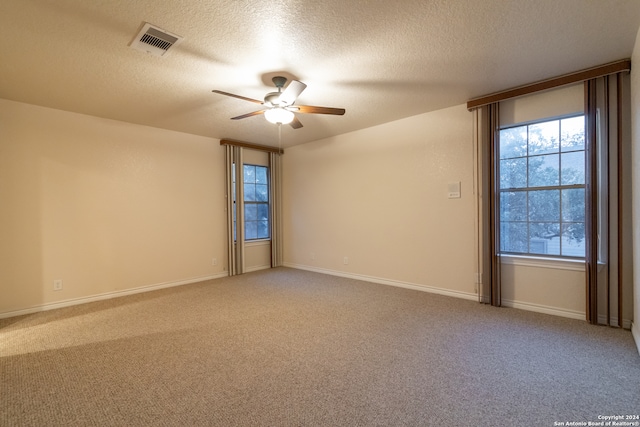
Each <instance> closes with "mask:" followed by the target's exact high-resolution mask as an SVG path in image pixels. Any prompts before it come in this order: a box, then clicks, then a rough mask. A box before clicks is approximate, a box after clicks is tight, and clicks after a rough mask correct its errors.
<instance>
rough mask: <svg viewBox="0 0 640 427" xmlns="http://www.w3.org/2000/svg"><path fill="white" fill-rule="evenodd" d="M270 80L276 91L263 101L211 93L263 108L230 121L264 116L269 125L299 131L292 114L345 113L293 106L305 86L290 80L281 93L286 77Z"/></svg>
mask: <svg viewBox="0 0 640 427" xmlns="http://www.w3.org/2000/svg"><path fill="white" fill-rule="evenodd" d="M271 80H272V81H273V84H274V85H275V86H276V88H278V91H277V92H269V93H268V94H266V95H265V97H264V101H259V100H257V99H252V98H247V97H244V96H240V95H236V94H233V93H229V92H223V91H221V90H213V91H212V92H215V93H219V94H221V95H226V96H231V97H234V98H238V99H243V100H245V101H249V102H253V103H254V104H260V105H263V106H264V107H265V108H263V109H261V110H257V111H254V112H252V113H247V114H243V115H241V116H236V117H231V120H240V119H246V118H247V117H251V116H257V115H260V114H264V116H265V118H266V119H267V120H268V121H269V122H271V123H278V124H290V125H291V127H292V128H294V129H299V128H301V127H302V123H300V120H298V118H297V117H296V116H295V114H294V113H305V114H333V115H338V116H341V115H343V114H344V113H345V109H344V108H331V107H314V106H311V105H294V104H295V102H296V99H298V96H300V94H301V93H302V91H303V90H305V88H306V87H307V85H306V84H304V83H302V82H300V81H298V80H291V82H290V83H289V85H288V86H287V87H286V88H285V89H284V91H283V90H282V89H283V88H284V85H285V83H287V78H286V77H282V76H276V77H274V78H273V79H271Z"/></svg>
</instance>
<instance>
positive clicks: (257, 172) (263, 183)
mask: <svg viewBox="0 0 640 427" xmlns="http://www.w3.org/2000/svg"><path fill="white" fill-rule="evenodd" d="M233 170H234V172H233V173H232V176H233V183H234V186H233V189H234V191H233V239H234V240H236V204H235V202H236V193H235V164H234V165H233ZM242 172H243V174H242V175H243V177H242V185H243V192H244V240H245V241H246V240H258V239H268V238H269V237H270V234H269V230H270V227H269V168H268V167H266V166H257V165H243V169H242Z"/></svg>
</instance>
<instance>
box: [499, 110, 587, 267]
mask: <svg viewBox="0 0 640 427" xmlns="http://www.w3.org/2000/svg"><path fill="white" fill-rule="evenodd" d="M499 173H500V251H501V252H506V253H517V254H536V255H555V256H570V257H584V254H585V247H584V236H585V234H584V233H585V228H584V221H585V151H584V116H576V117H569V118H564V119H557V120H550V121H545V122H540V123H533V124H528V125H522V126H515V127H511V128H505V129H502V130H501V131H500V165H499Z"/></svg>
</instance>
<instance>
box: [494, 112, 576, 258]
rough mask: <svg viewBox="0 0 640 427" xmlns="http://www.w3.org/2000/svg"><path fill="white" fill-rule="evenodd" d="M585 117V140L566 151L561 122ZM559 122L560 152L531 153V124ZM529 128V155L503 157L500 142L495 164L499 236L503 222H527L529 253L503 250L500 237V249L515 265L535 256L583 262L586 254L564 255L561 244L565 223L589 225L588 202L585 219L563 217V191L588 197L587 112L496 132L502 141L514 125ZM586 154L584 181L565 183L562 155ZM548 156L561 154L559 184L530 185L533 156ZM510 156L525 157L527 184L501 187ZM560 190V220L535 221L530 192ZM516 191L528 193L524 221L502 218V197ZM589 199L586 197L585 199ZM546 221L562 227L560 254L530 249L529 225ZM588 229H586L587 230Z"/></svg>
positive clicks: (553, 117) (532, 124)
mask: <svg viewBox="0 0 640 427" xmlns="http://www.w3.org/2000/svg"><path fill="white" fill-rule="evenodd" d="M579 117H581V118H583V120H584V121H585V122H584V123H585V126H584V128H583V129H584V131H583V132H584V135H585V140H584V143H583V146H582V149H579V150H576V149H570V150H566V151H563V149H562V127H561V122H562V120H566V119H572V118H579ZM555 121H557V122H559V123H558V126H559V129H558V132H559V134H558V136H559V139H558V149H557V151H554V152H550V153H549V152H546V153H545V152H543V153H533V154H530V153H529V149H530V133H529V132H530V131H529V127H530V126H534V125H538V124H543V123H550V122H555ZM525 126H526V127H527V137H526V138H527V149H526V154H525V155H524V156H510V157H504V158H503V157H502V156H501V153H500V148H501V143H500V142H499V144H498V150H496V153H495V156H496V159H495V162H496V166H497V174H496V175H497V176H496V178H497V179H496V187H497V188H496V192H497V197H498V212H497V214H498V216H497V219H498V223H499V229H500V230H501V232H500V235H502V229H503V222H510V223H514V222H521V223H526V224H527V250H529V252H517V251H506V250H503V249H502V247H503V238H502V237H500V241H499V242H498V246H499V247H498V252H499V254H500V255H501V256H504V257H507V258H513V261H512V263H514V264H521V262H522V260H524V259H525V258H530V259H531V258H532V259H540V260H541V261H542V262H543V263H545V264H547V263H553V261H560V262H562V261H567V262H570V263H574V262H579V263H580V262H583V261H584V260H585V256H586V253H585V255H582V256H578V255H563V254H562V245H563V242H562V241H563V233H562V230H563V225H564V224H580V223H581V224H583V227H584V226H585V224H586V214H587V212H586V203H585V213H584V219H583V221H570V220H567V221H565V220H563V218H564V216H563V191H564V190H573V189H581V190H583V191H584V192H585V197H586V188H587V186H586V175H587V164H586V148H587V147H586V115H585V114H584V113H583V112H579V113H572V114H563V115H558V116H551V117H545V118H541V119H536V120H531V121H525V122H519V123H512V124H509V125H505V126H500V127H499V128H498V129H497V132H498V134H499V138H498V140H500V137H501V136H502V131H504V130H508V129H513V128H520V127H525ZM580 152H581V153H583V158H584V159H585V160H584V161H585V168H584V175H585V176H584V177H583V183H581V184H562V154H568V153H580ZM545 155H557V156H558V183H557V184H554V185H536V186H529V180H530V170H529V165H530V162H529V159H531V158H536V157H537V158H541V157H542V156H545ZM509 159H512V160H513V159H524V160H525V161H526V171H525V181H526V182H525V185H524V186H519V187H505V188H502V179H503V175H502V161H503V160H509ZM547 190H548V191H558V193H559V194H558V221H557V222H556V221H543V220H532V219H531V218H530V210H529V206H530V205H529V198H530V194H531V193H532V192H534V191H547ZM509 193H511V194H513V193H516V194H517V193H524V194H525V205H526V212H525V214H524V216H525V220H523V221H503V219H502V215H503V212H502V196H503V194H509ZM585 200H586V199H585ZM545 222H553V223H557V224H558V226H559V231H560V235H559V236H558V237H559V248H558V252H559V253H558V254H548V253H536V252H530V250H531V237H530V226H531V223H545ZM585 231H586V230H585Z"/></svg>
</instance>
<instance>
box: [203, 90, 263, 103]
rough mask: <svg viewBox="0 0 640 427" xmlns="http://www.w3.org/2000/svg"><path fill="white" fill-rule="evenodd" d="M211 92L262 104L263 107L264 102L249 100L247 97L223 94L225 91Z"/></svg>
mask: <svg viewBox="0 0 640 427" xmlns="http://www.w3.org/2000/svg"><path fill="white" fill-rule="evenodd" d="M211 92H214V93H219V94H220V95H226V96H231V97H233V98H238V99H243V100H245V101H249V102H253V103H256V104H261V105H262V101H258V100H257V99H251V98H247V97H245V96H240V95H236V94H234V93H229V92H223V91H221V90H212V91H211Z"/></svg>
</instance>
